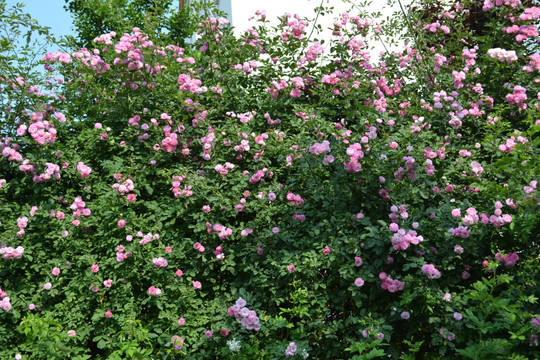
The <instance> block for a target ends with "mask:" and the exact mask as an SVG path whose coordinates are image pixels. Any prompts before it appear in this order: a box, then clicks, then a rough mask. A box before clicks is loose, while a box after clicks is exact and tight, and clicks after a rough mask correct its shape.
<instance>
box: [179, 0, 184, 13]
mask: <svg viewBox="0 0 540 360" xmlns="http://www.w3.org/2000/svg"><path fill="white" fill-rule="evenodd" d="M185 5H186V0H180V2H179V4H178V12H180V11H182V9H183V8H184V6H185Z"/></svg>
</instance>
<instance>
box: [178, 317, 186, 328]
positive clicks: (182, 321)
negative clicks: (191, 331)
mask: <svg viewBox="0 0 540 360" xmlns="http://www.w3.org/2000/svg"><path fill="white" fill-rule="evenodd" d="M185 323H186V319H184V318H183V317H181V318H180V319H178V325H180V326H183V325H184V324H185Z"/></svg>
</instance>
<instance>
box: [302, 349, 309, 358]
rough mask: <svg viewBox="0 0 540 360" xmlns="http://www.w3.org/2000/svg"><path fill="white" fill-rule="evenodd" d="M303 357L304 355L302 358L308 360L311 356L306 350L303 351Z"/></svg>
mask: <svg viewBox="0 0 540 360" xmlns="http://www.w3.org/2000/svg"><path fill="white" fill-rule="evenodd" d="M301 355H302V357H303V358H304V359H307V358H308V357H309V354H308V352H307V350H306V349H304V350H302V354H301Z"/></svg>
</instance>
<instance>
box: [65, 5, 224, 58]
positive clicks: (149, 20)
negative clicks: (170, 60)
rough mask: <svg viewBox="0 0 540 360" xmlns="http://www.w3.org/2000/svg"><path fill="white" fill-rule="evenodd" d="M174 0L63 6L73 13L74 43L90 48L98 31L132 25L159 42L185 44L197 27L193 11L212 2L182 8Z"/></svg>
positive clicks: (196, 12) (124, 29)
mask: <svg viewBox="0 0 540 360" xmlns="http://www.w3.org/2000/svg"><path fill="white" fill-rule="evenodd" d="M173 3H174V4H173ZM175 4H176V2H173V0H162V1H161V0H160V1H157V0H66V5H65V9H66V10H67V11H69V12H70V13H71V14H72V16H73V25H74V26H75V31H76V33H77V45H78V46H82V47H87V48H91V47H93V46H94V45H93V40H94V39H95V38H96V37H98V36H100V35H101V34H105V33H108V32H111V31H116V32H117V33H120V34H122V33H124V32H130V31H131V30H133V28H134V27H138V28H139V29H141V30H142V31H144V32H146V33H148V34H151V35H152V38H153V39H155V40H158V41H162V42H163V43H167V44H169V43H170V44H176V45H179V46H185V44H186V39H190V38H191V36H192V35H193V34H194V33H195V32H196V31H197V24H198V20H197V16H196V15H199V14H200V13H201V11H202V9H206V11H208V9H209V6H211V4H213V2H211V1H198V2H194V3H193V4H190V6H185V7H184V8H183V9H182V11H178V8H177V7H176V5H175ZM210 9H212V8H211V7H210ZM213 10H214V9H212V11H213Z"/></svg>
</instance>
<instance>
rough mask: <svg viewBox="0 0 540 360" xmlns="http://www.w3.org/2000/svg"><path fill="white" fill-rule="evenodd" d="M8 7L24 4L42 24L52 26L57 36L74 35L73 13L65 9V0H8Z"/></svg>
mask: <svg viewBox="0 0 540 360" xmlns="http://www.w3.org/2000/svg"><path fill="white" fill-rule="evenodd" d="M6 3H7V5H8V7H11V6H13V5H15V4H17V3H21V4H24V5H25V7H24V11H25V12H27V13H29V14H30V15H31V16H32V18H34V19H36V20H37V21H38V22H39V24H40V25H44V26H48V27H50V28H51V30H52V33H53V34H54V35H56V36H61V35H73V30H72V25H71V24H72V20H71V15H70V14H69V13H67V12H66V11H65V10H64V4H65V1H64V0H19V1H17V0H7V1H6Z"/></svg>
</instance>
